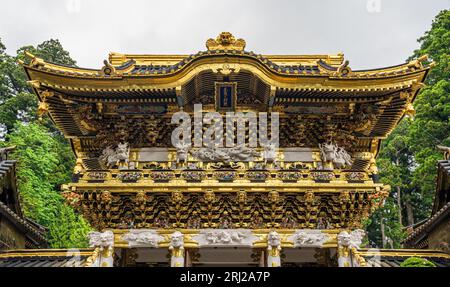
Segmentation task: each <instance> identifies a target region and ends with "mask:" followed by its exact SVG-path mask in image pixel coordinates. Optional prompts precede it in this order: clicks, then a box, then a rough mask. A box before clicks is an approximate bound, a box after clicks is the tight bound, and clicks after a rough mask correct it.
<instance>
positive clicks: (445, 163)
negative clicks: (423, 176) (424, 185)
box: [403, 159, 450, 248]
mask: <svg viewBox="0 0 450 287" xmlns="http://www.w3.org/2000/svg"><path fill="white" fill-rule="evenodd" d="M449 194H450V160H449V159H446V160H440V161H438V176H437V179H436V192H435V198H434V204H433V209H432V212H431V216H430V218H428V219H427V220H425V221H423V222H421V223H420V224H418V225H416V226H414V229H413V231H412V232H411V233H410V234H409V235H408V236H407V237H406V239H405V240H404V241H403V243H404V244H405V246H408V247H416V248H422V247H426V246H427V245H428V242H427V238H428V234H429V233H430V231H432V230H433V229H434V228H435V227H436V226H437V225H439V224H440V223H442V222H444V221H448V220H449V219H450V195H449ZM449 232H450V231H449Z"/></svg>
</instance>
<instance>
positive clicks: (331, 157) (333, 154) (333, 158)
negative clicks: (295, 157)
mask: <svg viewBox="0 0 450 287" xmlns="http://www.w3.org/2000/svg"><path fill="white" fill-rule="evenodd" d="M319 149H320V155H321V158H322V162H324V163H326V162H331V163H333V166H334V167H336V168H340V169H341V168H347V167H350V166H351V165H352V164H353V161H352V157H351V156H350V155H349V154H348V152H347V151H345V149H344V148H342V147H338V146H337V144H334V143H324V144H319Z"/></svg>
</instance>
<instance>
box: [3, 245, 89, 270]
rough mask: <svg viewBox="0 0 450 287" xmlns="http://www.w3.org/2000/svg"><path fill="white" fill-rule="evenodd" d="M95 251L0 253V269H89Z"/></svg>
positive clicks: (22, 251) (35, 250)
mask: <svg viewBox="0 0 450 287" xmlns="http://www.w3.org/2000/svg"><path fill="white" fill-rule="evenodd" d="M96 254H97V253H96V249H94V248H87V249H24V250H12V251H5V252H1V253H0V267H89V266H90V265H91V264H92V263H93V262H94V261H95V257H96Z"/></svg>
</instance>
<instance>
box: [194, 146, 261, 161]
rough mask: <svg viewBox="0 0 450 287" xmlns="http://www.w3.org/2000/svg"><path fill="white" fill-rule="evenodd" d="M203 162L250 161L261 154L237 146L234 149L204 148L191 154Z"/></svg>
mask: <svg viewBox="0 0 450 287" xmlns="http://www.w3.org/2000/svg"><path fill="white" fill-rule="evenodd" d="M191 154H192V156H194V157H195V158H197V159H198V160H201V161H249V160H251V159H253V157H256V156H259V154H258V153H257V152H256V151H255V150H254V149H252V148H248V147H246V146H243V145H241V146H236V147H232V148H220V147H214V148H211V147H203V148H199V149H197V150H195V151H192V152H191Z"/></svg>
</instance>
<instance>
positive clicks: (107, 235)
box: [88, 230, 114, 247]
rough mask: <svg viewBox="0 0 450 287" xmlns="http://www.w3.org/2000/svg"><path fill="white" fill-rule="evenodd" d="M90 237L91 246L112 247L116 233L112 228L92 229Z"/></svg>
mask: <svg viewBox="0 0 450 287" xmlns="http://www.w3.org/2000/svg"><path fill="white" fill-rule="evenodd" d="M88 237H89V245H90V246H91V247H110V246H113V245H114V233H113V232H112V231H111V230H107V231H105V232H97V231H91V232H89V234H88Z"/></svg>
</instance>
